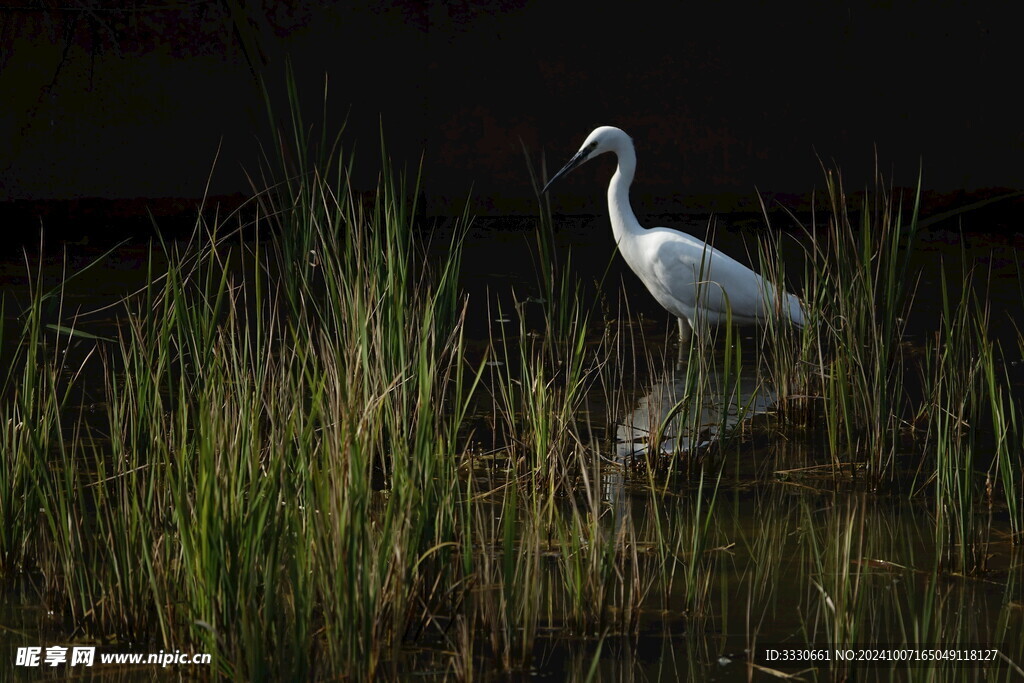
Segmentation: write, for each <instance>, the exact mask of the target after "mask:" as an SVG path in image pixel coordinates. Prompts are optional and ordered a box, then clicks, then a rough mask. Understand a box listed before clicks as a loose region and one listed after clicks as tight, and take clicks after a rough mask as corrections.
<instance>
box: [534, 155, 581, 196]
mask: <svg viewBox="0 0 1024 683" xmlns="http://www.w3.org/2000/svg"><path fill="white" fill-rule="evenodd" d="M590 149H591V148H590V147H587V148H586V149H581V150H580V151H578V152H576V155H575V156H574V157H573V158H572V159H569V163H567V164H566V165H565V166H563V167H562V170H561V171H559V172H558V173H556V174H555V175H553V176H552V177H551V180H549V181H548V183H547V185H545V186H544V189H543V190H541V191H540V193H541V194H544V193H545V192H547V191H548V188H549V187H551V185H552V183H554V182H555V181H556V180H558V179H559V178H561V177H562V176H564V175H567V174H568V173H569V172H570V171H572V170H573V169H574V168H576V167H577V166H579V165H580V164H582V163H583V162H584V161H586V160H587V155H588V154H590Z"/></svg>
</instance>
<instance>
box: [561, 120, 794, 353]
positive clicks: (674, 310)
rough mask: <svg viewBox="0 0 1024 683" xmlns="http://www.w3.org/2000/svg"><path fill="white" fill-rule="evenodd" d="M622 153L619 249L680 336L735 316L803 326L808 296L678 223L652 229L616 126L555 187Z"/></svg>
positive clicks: (586, 148)
mask: <svg viewBox="0 0 1024 683" xmlns="http://www.w3.org/2000/svg"><path fill="white" fill-rule="evenodd" d="M605 152H614V153H615V156H616V157H617V158H618V168H617V169H616V170H615V175H613V176H612V180H611V182H610V183H609V184H608V214H609V216H610V218H611V223H612V232H613V233H614V234H615V242H616V244H617V245H618V247H619V252H620V253H621V254H622V257H623V258H624V259H626V263H628V264H629V267H630V268H632V269H633V272H634V273H636V274H637V276H638V277H639V278H640V280H641V281H642V282H643V283H644V285H646V286H647V290H648V291H649V292H650V293H651V294H652V295H653V296H654V298H655V299H657V301H658V303H659V304H661V305H662V306H663V307H664V308H665V310H667V311H668V312H669V313H671V314H672V315H674V316H676V318H678V320H679V337H680V339H682V340H684V341H686V340H688V339H689V338H690V334H691V333H692V330H693V329H694V328H697V327H698V326H701V325H717V324H720V323H723V322H725V321H726V319H727V315H728V311H729V310H730V309H731V313H732V321H733V322H734V323H737V324H740V325H753V324H759V323H764V322H766V321H767V320H769V319H770V318H775V319H778V320H789V321H790V322H792V323H793V324H794V325H797V326H798V327H803V324H804V316H803V312H802V310H801V308H800V299H798V298H797V297H796V296H794V295H793V294H790V293H788V292H785V291H783V292H781V296H779V295H777V292H776V289H775V287H774V286H773V285H772V284H771V283H770V282H766V281H765V280H764V278H762V277H761V276H760V275H758V274H757V273H755V272H754V271H752V270H751V269H750V268H747V267H746V266H745V265H743V264H742V263H740V262H739V261H736V260H735V259H733V258H731V257H729V256H727V255H726V254H724V253H722V252H721V251H718V250H717V249H715V248H714V247H712V246H711V245H709V244H707V243H706V242H704V241H702V240H699V239H697V238H696V237H693V236H692V235H687V234H686V233H682V232H679V231H678V230H672V229H670V228H650V229H646V228H644V227H642V226H641V225H640V222H639V221H637V219H636V216H635V215H633V208H632V207H631V206H630V204H629V186H630V185H631V184H632V183H633V174H634V172H635V171H636V151H635V150H634V148H633V140H632V139H631V138H630V137H629V136H628V135H626V133H624V132H623V131H622V130H620V129H618V128H615V127H613V126H601V127H600V128H595V129H594V131H593V132H592V133H591V134H590V135H588V136H587V139H586V140H585V141H584V142H583V146H582V147H580V150H579V151H578V152H576V155H575V156H574V157H573V158H572V159H570V160H569V163H567V164H566V165H565V166H564V167H562V170H560V171H559V172H558V173H556V174H555V175H554V176H553V177H552V178H551V180H549V181H548V183H547V185H545V186H544V189H543V190H541V192H542V193H543V192H547V191H548V188H549V187H551V184H552V183H553V182H555V181H556V180H558V179H559V178H561V177H562V176H564V175H566V174H567V173H569V172H570V171H572V170H573V169H574V168H576V167H577V166H580V165H581V164H583V163H584V162H586V161H589V160H590V159H593V158H594V157H596V156H598V155H599V154H604V153H605Z"/></svg>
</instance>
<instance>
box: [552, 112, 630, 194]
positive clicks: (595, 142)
mask: <svg viewBox="0 0 1024 683" xmlns="http://www.w3.org/2000/svg"><path fill="white" fill-rule="evenodd" d="M623 142H630V139H629V136H628V135H626V134H625V133H624V132H623V131H622V130H620V129H618V128H616V127H615V126H600V127H598V128H595V129H594V130H593V131H592V132H591V133H590V135H588V136H587V139H586V140H584V141H583V145H582V146H581V147H580V151H578V152H576V154H575V155H574V156H573V158H572V159H569V163H567V164H566V165H565V166H563V167H562V170H560V171H559V172H558V173H556V174H555V175H553V176H552V177H551V180H549V181H548V183H547V185H545V186H544V189H543V190H541V194H543V193H545V192H547V191H548V188H549V187H551V184H552V183H554V182H555V181H556V180H558V179H559V178H561V177H562V176H564V175H567V174H568V173H569V172H570V171H572V170H573V169H574V168H576V167H577V166H582V165H583V164H584V163H586V162H588V161H590V160H591V159H593V158H594V157H596V156H598V155H599V154H604V153H605V152H616V153H618V151H619V149H620V145H622V143H623Z"/></svg>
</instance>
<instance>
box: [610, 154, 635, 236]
mask: <svg viewBox="0 0 1024 683" xmlns="http://www.w3.org/2000/svg"><path fill="white" fill-rule="evenodd" d="M615 155H616V157H617V158H618V161H619V165H618V168H616V169H615V175H613V176H612V180H611V182H610V183H609V184H608V215H609V217H610V218H611V222H612V232H613V233H614V234H615V242H616V243H618V244H619V246H620V248H621V247H622V244H623V242H624V241H626V242H628V239H627V238H628V237H629V236H630V235H635V234H638V233H639V232H641V231H642V230H643V228H641V227H640V222H639V221H637V219H636V216H635V215H634V214H633V207H632V206H630V204H629V186H630V185H631V184H632V183H633V174H634V173H635V172H636V152H635V151H634V150H633V145H630V144H625V145H621V146H620V148H619V149H617V150H615Z"/></svg>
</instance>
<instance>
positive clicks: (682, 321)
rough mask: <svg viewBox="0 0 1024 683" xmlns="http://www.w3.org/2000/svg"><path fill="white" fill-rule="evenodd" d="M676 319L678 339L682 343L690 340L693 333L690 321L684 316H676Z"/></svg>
mask: <svg viewBox="0 0 1024 683" xmlns="http://www.w3.org/2000/svg"><path fill="white" fill-rule="evenodd" d="M676 321H677V322H678V323H679V341H680V342H683V343H685V342H688V341H690V336H691V335H692V334H693V328H692V327H691V326H690V321H689V320H687V319H686V318H676Z"/></svg>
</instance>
